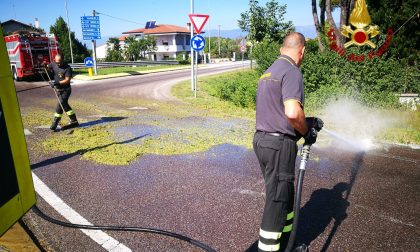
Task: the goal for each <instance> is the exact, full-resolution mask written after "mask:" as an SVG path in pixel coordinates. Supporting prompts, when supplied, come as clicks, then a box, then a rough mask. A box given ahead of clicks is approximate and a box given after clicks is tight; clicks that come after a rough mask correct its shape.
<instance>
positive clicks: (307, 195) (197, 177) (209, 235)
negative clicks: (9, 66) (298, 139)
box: [16, 65, 420, 252]
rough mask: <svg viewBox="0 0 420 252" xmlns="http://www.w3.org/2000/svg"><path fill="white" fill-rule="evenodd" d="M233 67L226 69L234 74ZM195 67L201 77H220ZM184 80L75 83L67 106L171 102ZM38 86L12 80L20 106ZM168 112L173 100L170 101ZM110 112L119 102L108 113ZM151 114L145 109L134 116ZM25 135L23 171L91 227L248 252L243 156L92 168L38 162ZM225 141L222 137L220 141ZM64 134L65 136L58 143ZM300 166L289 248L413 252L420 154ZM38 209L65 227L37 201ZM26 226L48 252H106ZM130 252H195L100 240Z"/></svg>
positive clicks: (35, 138) (251, 163)
mask: <svg viewBox="0 0 420 252" xmlns="http://www.w3.org/2000/svg"><path fill="white" fill-rule="evenodd" d="M238 66H239V67H241V65H237V66H236V67H238ZM232 67H233V66H231V65H227V66H221V67H216V68H211V69H200V70H199V72H200V73H201V74H210V73H216V72H221V71H225V70H229V69H231V68H232ZM188 75H189V71H187V70H183V71H175V72H166V73H159V74H149V75H143V76H130V77H124V78H118V79H109V80H103V81H95V82H92V83H76V84H75V85H74V86H73V94H72V97H77V98H78V99H85V100H95V102H97V103H99V104H98V105H101V104H100V102H101V97H103V98H104V100H105V98H106V97H109V96H111V97H130V98H144V99H146V98H147V99H155V100H157V101H159V102H173V101H174V98H173V97H172V96H171V95H170V92H169V90H170V86H171V85H172V84H173V83H174V82H177V81H179V80H183V79H187V78H188ZM42 85H43V83H41V82H30V83H27V82H20V83H17V85H16V86H17V90H18V91H20V92H18V98H19V101H20V105H21V108H22V109H23V110H26V109H28V108H31V107H36V106H45V105H39V104H38V103H37V100H38V99H45V98H51V99H53V98H54V97H53V94H52V93H51V91H50V90H48V88H40V86H42ZM173 104H174V110H175V109H176V102H173ZM109 105H113V106H115V107H121V104H109V101H107V102H106V104H105V103H104V104H103V106H109ZM142 113H149V114H152V113H153V110H149V111H142ZM31 130H32V131H33V135H29V136H27V142H28V146H29V153H30V160H31V166H32V169H33V172H34V173H35V174H36V175H37V176H38V177H39V178H40V179H41V180H42V181H43V182H44V183H45V184H46V185H47V186H48V187H49V188H50V189H51V190H52V191H53V192H54V193H55V194H57V196H59V197H60V198H61V199H62V200H63V201H64V202H66V203H67V204H68V205H69V206H70V207H71V208H72V209H74V210H75V211H76V212H77V213H79V214H80V215H81V216H83V217H84V218H85V219H87V220H88V221H89V222H91V223H93V224H97V225H122V226H140V227H152V228H158V229H163V230H168V231H172V232H176V233H179V234H183V235H186V236H189V237H191V238H193V239H196V240H199V241H201V242H203V243H206V244H208V245H209V246H211V247H213V248H214V249H216V250H217V251H228V252H230V251H245V250H248V251H254V250H253V249H254V248H255V241H256V240H257V238H258V230H259V222H260V218H261V213H262V206H263V202H264V193H263V180H262V177H261V174H260V169H259V167H258V164H257V161H256V158H255V155H254V153H253V151H252V150H249V149H246V148H245V147H241V146H234V145H229V144H226V145H218V146H214V147H213V148H211V149H210V150H208V151H207V152H201V153H192V154H186V155H173V156H160V155H145V156H142V157H141V158H139V159H138V160H136V161H134V162H132V163H131V164H130V165H126V166H109V165H100V164H96V163H94V162H92V161H88V160H85V159H82V158H81V156H80V155H78V154H77V153H76V154H71V153H70V154H69V153H60V152H52V153H42V152H39V151H37V150H36V148H35V147H36V143H37V142H39V141H41V140H42V139H44V138H45V137H48V136H49V134H51V133H49V132H46V131H45V130H37V129H31ZM220 134H229V132H220ZM69 137H71V135H70V136H69ZM312 157H313V158H312V159H311V160H310V161H309V163H308V165H307V172H306V176H305V181H304V192H303V198H302V212H301V222H300V224H299V230H298V241H299V242H305V243H306V244H310V249H311V251H418V250H419V249H420V238H419V237H420V235H419V234H420V232H419V231H420V229H419V228H420V213H419V211H418V209H420V204H419V202H420V198H419V197H420V196H419V193H418V192H419V190H420V183H419V182H420V171H419V168H420V151H419V150H418V149H412V148H408V147H399V146H395V145H382V146H381V147H379V148H377V149H374V150H370V151H367V152H355V151H353V152H352V151H348V150H343V149H338V148H335V146H334V145H327V146H317V145H315V146H313V148H312ZM38 206H39V207H40V208H41V209H42V210H43V211H45V212H46V213H47V214H49V215H51V216H53V217H55V218H57V219H60V220H64V218H63V217H62V216H61V215H60V214H59V213H57V211H55V210H54V209H52V207H51V206H50V205H49V204H47V203H46V202H45V200H44V199H42V198H41V197H38ZM25 222H27V223H28V225H29V226H30V227H31V228H32V230H33V232H34V233H35V235H36V236H37V238H38V239H39V240H40V241H41V243H42V244H44V246H45V247H47V248H48V249H51V250H52V251H105V249H104V248H103V247H101V246H100V245H99V244H98V243H96V242H94V241H93V240H92V239H91V238H89V237H88V236H86V235H85V234H84V233H82V232H81V231H80V230H78V229H70V228H64V227H61V226H57V225H54V224H51V223H48V222H46V221H44V220H42V219H41V218H39V217H38V216H37V215H35V214H34V213H33V212H32V211H31V212H29V213H28V214H27V215H26V216H25ZM106 233H107V234H108V235H110V236H111V237H113V238H114V239H115V240H117V241H119V242H121V243H122V244H124V245H125V246H127V247H128V248H130V249H131V250H133V251H200V250H199V249H197V248H195V247H194V246H191V245H190V244H188V243H186V242H182V241H179V240H175V239H173V238H169V237H165V236H161V235H156V234H144V233H132V232H113V231H112V232H106Z"/></svg>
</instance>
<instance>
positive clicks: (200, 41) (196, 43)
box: [191, 35, 206, 52]
mask: <svg viewBox="0 0 420 252" xmlns="http://www.w3.org/2000/svg"><path fill="white" fill-rule="evenodd" d="M191 46H192V49H193V50H194V51H197V52H198V51H201V50H203V49H204V47H205V46H206V40H205V39H204V38H203V36H201V35H195V36H194V37H192V38H191Z"/></svg>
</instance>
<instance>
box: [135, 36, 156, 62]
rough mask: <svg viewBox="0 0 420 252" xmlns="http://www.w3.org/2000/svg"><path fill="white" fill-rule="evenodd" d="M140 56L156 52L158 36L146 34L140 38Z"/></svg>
mask: <svg viewBox="0 0 420 252" xmlns="http://www.w3.org/2000/svg"><path fill="white" fill-rule="evenodd" d="M139 48H140V57H141V58H146V55H147V53H150V52H154V51H156V50H157V48H156V38H155V37H154V36H146V37H145V38H143V39H140V40H139Z"/></svg>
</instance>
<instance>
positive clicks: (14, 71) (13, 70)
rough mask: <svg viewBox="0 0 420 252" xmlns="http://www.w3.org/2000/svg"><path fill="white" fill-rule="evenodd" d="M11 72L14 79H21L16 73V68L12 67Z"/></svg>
mask: <svg viewBox="0 0 420 252" xmlns="http://www.w3.org/2000/svg"><path fill="white" fill-rule="evenodd" d="M12 73H13V79H14V80H15V81H21V80H22V79H21V78H19V76H18V73H17V71H16V68H14V67H13V68H12Z"/></svg>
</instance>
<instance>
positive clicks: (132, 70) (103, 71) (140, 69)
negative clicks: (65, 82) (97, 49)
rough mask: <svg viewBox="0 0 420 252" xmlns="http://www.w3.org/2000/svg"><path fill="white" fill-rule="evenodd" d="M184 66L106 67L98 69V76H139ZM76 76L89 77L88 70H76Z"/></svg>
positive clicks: (74, 72)
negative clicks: (142, 73) (122, 74)
mask: <svg viewBox="0 0 420 252" xmlns="http://www.w3.org/2000/svg"><path fill="white" fill-rule="evenodd" d="M179 67H182V66H179V65H158V66H139V67H106V68H98V75H108V74H116V73H128V74H139V73H141V72H145V71H152V70H162V69H172V68H179ZM73 74H74V75H78V74H81V75H86V76H88V75H89V72H88V69H87V68H82V69H74V70H73Z"/></svg>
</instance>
